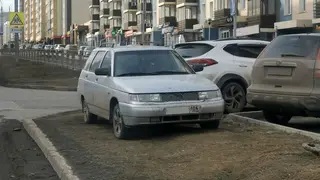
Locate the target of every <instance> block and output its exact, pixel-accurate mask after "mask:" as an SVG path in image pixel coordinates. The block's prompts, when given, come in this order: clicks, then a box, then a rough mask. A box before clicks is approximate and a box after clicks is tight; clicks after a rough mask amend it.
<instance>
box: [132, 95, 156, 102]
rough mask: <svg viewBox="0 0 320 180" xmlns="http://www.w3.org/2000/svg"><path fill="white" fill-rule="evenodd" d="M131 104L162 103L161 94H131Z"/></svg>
mask: <svg viewBox="0 0 320 180" xmlns="http://www.w3.org/2000/svg"><path fill="white" fill-rule="evenodd" d="M129 99H130V101H131V102H160V101H161V96H160V94H130V95H129Z"/></svg>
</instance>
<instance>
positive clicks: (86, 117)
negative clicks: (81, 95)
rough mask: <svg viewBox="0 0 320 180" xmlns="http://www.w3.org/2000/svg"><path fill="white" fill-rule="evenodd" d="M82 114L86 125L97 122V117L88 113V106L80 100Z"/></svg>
mask: <svg viewBox="0 0 320 180" xmlns="http://www.w3.org/2000/svg"><path fill="white" fill-rule="evenodd" d="M82 112H83V120H84V122H85V123H86V124H93V123H95V122H96V121H97V119H98V116H97V115H95V114H92V113H91V112H90V110H89V107H88V104H87V103H86V101H85V100H82Z"/></svg>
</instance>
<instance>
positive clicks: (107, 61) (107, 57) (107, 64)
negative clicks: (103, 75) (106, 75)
mask: <svg viewBox="0 0 320 180" xmlns="http://www.w3.org/2000/svg"><path fill="white" fill-rule="evenodd" d="M101 68H108V69H110V70H111V53H110V52H107V54H106V55H105V56H104V59H103V61H102V64H101Z"/></svg>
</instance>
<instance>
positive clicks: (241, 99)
mask: <svg viewBox="0 0 320 180" xmlns="http://www.w3.org/2000/svg"><path fill="white" fill-rule="evenodd" d="M221 93H222V97H223V99H224V101H225V113H236V112H240V111H242V110H243V108H244V107H245V106H246V91H245V89H244V88H243V86H242V85H240V84H239V83H236V82H229V83H226V84H225V85H223V86H222V88H221Z"/></svg>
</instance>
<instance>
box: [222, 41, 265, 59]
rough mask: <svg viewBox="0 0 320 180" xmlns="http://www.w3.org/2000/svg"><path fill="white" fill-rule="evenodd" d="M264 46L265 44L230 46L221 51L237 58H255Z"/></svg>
mask: <svg viewBox="0 0 320 180" xmlns="http://www.w3.org/2000/svg"><path fill="white" fill-rule="evenodd" d="M266 46H267V45H265V44H230V45H228V46H226V47H224V48H223V50H224V51H226V52H228V53H229V54H232V55H234V56H238V57H244V58H257V57H258V56H259V54H260V53H261V52H262V51H263V49H264V48H265V47H266Z"/></svg>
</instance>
